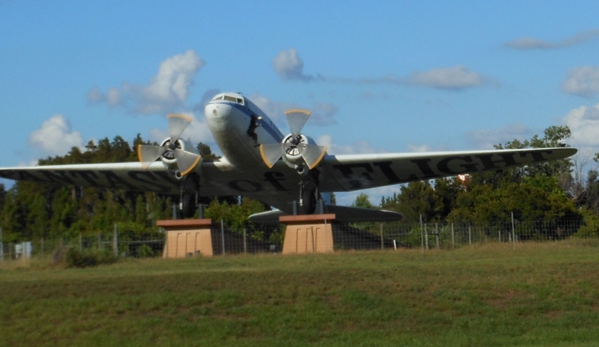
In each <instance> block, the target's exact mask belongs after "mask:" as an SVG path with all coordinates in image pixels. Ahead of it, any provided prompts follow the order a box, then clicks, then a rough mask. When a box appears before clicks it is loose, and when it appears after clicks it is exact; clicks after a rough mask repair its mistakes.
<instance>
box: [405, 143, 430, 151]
mask: <svg viewBox="0 0 599 347" xmlns="http://www.w3.org/2000/svg"><path fill="white" fill-rule="evenodd" d="M408 148H409V149H410V151H411V152H418V153H424V152H430V151H431V146H429V145H414V144H411V143H409V144H408Z"/></svg>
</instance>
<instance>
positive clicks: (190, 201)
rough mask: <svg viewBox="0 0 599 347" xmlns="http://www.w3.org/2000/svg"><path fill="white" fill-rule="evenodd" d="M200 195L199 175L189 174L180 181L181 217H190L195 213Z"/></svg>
mask: <svg viewBox="0 0 599 347" xmlns="http://www.w3.org/2000/svg"><path fill="white" fill-rule="evenodd" d="M199 195H200V177H199V176H198V175H196V174H191V175H189V176H188V177H185V178H184V180H183V182H182V183H181V217H182V218H192V217H193V216H194V215H195V213H196V207H197V206H198V200H199Z"/></svg>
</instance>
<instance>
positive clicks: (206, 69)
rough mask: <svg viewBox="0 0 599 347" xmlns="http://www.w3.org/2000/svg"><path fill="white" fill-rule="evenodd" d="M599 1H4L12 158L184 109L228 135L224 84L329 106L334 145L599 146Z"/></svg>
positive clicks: (197, 133)
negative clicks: (212, 106) (553, 130)
mask: <svg viewBox="0 0 599 347" xmlns="http://www.w3.org/2000/svg"><path fill="white" fill-rule="evenodd" d="M598 12H599V3H597V2H596V1H576V2H571V1H551V2H543V1H500V2H499V1H498V2H489V1H459V2H454V3H451V2H448V1H395V2H390V1H369V2H365V1H286V2H279V1H252V2H245V1H214V2H206V1H152V2H147V1H122V0H121V1H68V0H62V1H44V2H42V1H25V0H23V1H20V0H0V95H2V98H1V100H2V101H1V102H0V115H1V116H0V117H2V120H3V127H2V129H3V130H2V136H0V146H2V148H3V155H2V156H1V157H0V166H21V165H29V164H31V163H34V162H36V161H37V159H39V158H42V157H47V156H54V155H64V154H66V153H67V152H68V151H69V149H70V148H71V147H72V146H84V145H85V144H86V143H87V142H88V141H90V140H96V141H97V140H98V139H102V138H105V137H108V138H110V139H112V138H114V137H115V136H117V135H120V136H122V137H123V138H125V139H126V140H128V141H132V140H133V138H134V137H135V136H136V135H137V133H140V134H141V135H142V136H143V137H144V138H149V139H152V140H158V141H159V140H161V139H162V138H163V137H165V128H166V120H165V117H164V116H165V114H167V113H171V112H186V113H188V114H190V115H193V116H194V118H195V120H194V124H193V126H192V127H191V128H190V129H189V130H190V131H188V132H187V136H189V137H190V138H191V139H192V140H193V141H195V142H197V141H203V142H206V143H208V144H210V145H212V146H213V147H215V145H214V143H213V140H212V138H211V136H210V134H209V131H208V129H207V126H206V124H205V120H204V115H203V102H204V101H205V100H206V98H208V97H210V96H212V95H214V94H215V93H216V92H219V91H236V92H242V93H243V94H244V95H246V96H248V97H249V98H251V99H252V100H254V101H255V102H256V103H257V104H258V105H260V106H262V107H263V108H264V110H265V111H266V112H267V114H269V115H270V116H271V117H273V119H275V121H276V122H277V123H278V124H279V125H280V126H281V128H283V131H285V127H286V124H285V122H284V117H282V113H283V111H284V110H285V109H286V108H289V107H302V108H307V109H310V110H312V111H313V112H314V116H313V119H311V120H310V121H309V122H308V125H307V126H306V127H305V128H304V131H305V133H306V134H308V135H310V136H312V137H313V138H315V139H316V140H317V141H318V142H320V143H321V144H326V145H328V146H329V152H331V153H364V152H406V151H422V150H435V151H436V150H466V149H488V148H491V147H492V145H493V144H498V143H504V142H506V141H510V140H513V139H515V138H519V139H528V138H531V137H532V136H533V135H535V134H541V133H542V131H543V130H544V129H545V128H547V127H548V126H551V125H568V126H570V128H571V130H572V133H573V137H572V139H571V141H570V143H571V145H572V146H575V147H578V148H580V149H581V152H583V154H585V156H586V157H584V156H583V157H581V159H580V161H581V162H582V161H585V160H587V161H588V160H590V159H589V158H591V157H592V154H594V153H596V152H599V137H598V136H597V134H598V133H599V132H598V131H599V106H598V103H599V23H598V20H597V13H598ZM214 149H215V151H217V152H218V150H217V149H216V148H214ZM394 189H395V190H397V187H395V188H394ZM391 191H393V190H392V189H391V190H389V189H387V190H376V191H371V192H370V193H369V194H370V195H371V196H373V199H372V200H373V202H374V203H377V202H378V199H379V196H380V194H386V193H390V192H391ZM351 197H353V195H351V196H349V195H348V197H346V198H344V199H346V200H348V199H350V198H351Z"/></svg>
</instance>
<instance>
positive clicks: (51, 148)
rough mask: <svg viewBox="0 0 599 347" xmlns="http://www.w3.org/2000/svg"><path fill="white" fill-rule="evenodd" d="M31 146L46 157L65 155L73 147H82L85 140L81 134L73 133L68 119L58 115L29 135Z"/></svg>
mask: <svg viewBox="0 0 599 347" xmlns="http://www.w3.org/2000/svg"><path fill="white" fill-rule="evenodd" d="M29 144H30V145H31V146H32V147H34V148H37V149H39V150H41V151H43V152H44V154H46V155H50V156H53V155H64V154H66V153H68V152H69V151H70V150H71V148H72V147H82V146H83V139H82V138H81V133H79V132H78V131H72V129H71V124H70V123H69V121H68V119H66V118H65V117H64V116H62V115H60V114H57V115H55V116H53V117H51V118H50V119H48V120H47V121H45V122H44V123H43V124H42V126H41V127H40V128H39V129H37V130H35V131H34V132H32V133H31V135H29Z"/></svg>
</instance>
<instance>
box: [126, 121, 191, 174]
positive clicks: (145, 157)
mask: <svg viewBox="0 0 599 347" xmlns="http://www.w3.org/2000/svg"><path fill="white" fill-rule="evenodd" d="M167 119H168V132H169V136H170V137H169V138H168V139H166V140H164V141H163V142H162V145H160V146H156V145H139V146H137V156H138V158H139V161H140V162H141V165H142V167H143V168H144V169H147V168H148V167H149V166H150V165H151V164H152V163H153V162H155V161H156V160H157V159H159V158H161V159H162V161H163V162H164V163H166V164H169V165H170V164H174V163H177V166H178V168H179V173H180V175H181V177H183V176H185V175H187V174H188V173H190V172H191V171H192V170H193V169H194V168H195V167H196V165H198V163H199V162H200V160H201V159H202V157H201V156H200V155H198V154H197V152H196V151H192V152H190V151H187V150H186V147H189V148H191V149H192V150H193V149H194V148H193V145H191V144H190V143H189V142H188V141H185V140H183V139H180V138H179V137H180V136H181V134H182V133H183V131H184V130H185V129H186V128H187V126H188V125H189V123H191V120H192V118H191V117H188V116H185V115H182V114H169V115H168V116H167Z"/></svg>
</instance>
